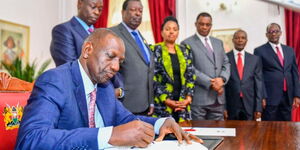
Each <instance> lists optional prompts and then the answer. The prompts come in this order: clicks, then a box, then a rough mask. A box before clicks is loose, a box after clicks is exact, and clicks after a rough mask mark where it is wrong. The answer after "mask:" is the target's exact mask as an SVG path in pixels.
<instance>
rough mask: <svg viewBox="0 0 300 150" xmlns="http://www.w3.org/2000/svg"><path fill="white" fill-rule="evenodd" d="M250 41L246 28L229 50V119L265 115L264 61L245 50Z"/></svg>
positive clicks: (234, 38)
mask: <svg viewBox="0 0 300 150" xmlns="http://www.w3.org/2000/svg"><path fill="white" fill-rule="evenodd" d="M247 41H248V39H247V33H246V32H245V31H244V30H238V31H236V32H235V33H234V35H233V38H232V42H233V44H234V49H233V50H232V51H230V52H228V53H227V56H228V59H229V61H230V64H231V67H230V68H231V71H230V72H231V75H230V78H229V81H228V83H227V84H226V86H225V95H226V110H227V112H228V119H229V120H253V119H255V120H257V119H259V118H261V112H262V94H263V93H262V92H263V89H262V87H263V80H262V78H263V75H262V63H261V60H260V58H259V57H257V56H255V55H252V54H250V53H248V52H246V51H245V50H244V48H245V46H246V44H247ZM225 116H226V115H225Z"/></svg>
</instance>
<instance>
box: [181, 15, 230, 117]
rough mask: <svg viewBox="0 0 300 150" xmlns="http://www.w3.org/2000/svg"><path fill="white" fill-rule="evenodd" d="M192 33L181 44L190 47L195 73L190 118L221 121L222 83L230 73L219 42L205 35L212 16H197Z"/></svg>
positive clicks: (223, 99)
mask: <svg viewBox="0 0 300 150" xmlns="http://www.w3.org/2000/svg"><path fill="white" fill-rule="evenodd" d="M195 26H196V28H197V32H196V34H194V35H192V36H191V37H189V38H187V39H186V40H184V41H183V42H182V44H188V45H190V46H191V50H192V52H193V58H194V59H193V60H194V61H193V62H194V66H195V73H196V76H197V79H196V82H195V92H194V97H193V102H192V104H191V110H192V118H193V120H223V119H224V116H223V113H224V110H225V107H224V106H225V94H224V87H223V86H224V85H225V84H226V83H227V81H228V79H229V76H230V63H229V60H228V58H227V56H226V54H225V51H224V47H223V42H222V41H221V40H219V39H216V38H214V37H211V36H208V35H209V32H210V29H211V27H212V17H211V15H210V14H208V13H206V12H204V13H200V14H199V15H198V16H197V19H196V22H195Z"/></svg>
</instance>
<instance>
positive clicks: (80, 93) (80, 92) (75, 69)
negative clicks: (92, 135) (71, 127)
mask: <svg viewBox="0 0 300 150" xmlns="http://www.w3.org/2000/svg"><path fill="white" fill-rule="evenodd" d="M71 72H72V74H73V76H72V77H73V82H74V85H75V86H76V87H75V90H74V95H75V98H76V101H77V104H78V107H79V110H80V113H81V117H82V118H83V120H84V125H85V126H88V110H87V104H86V98H85V97H86V96H85V91H84V86H83V81H82V77H81V74H80V70H79V64H78V61H74V62H73V63H72V64H71Z"/></svg>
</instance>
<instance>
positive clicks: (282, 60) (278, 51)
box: [275, 46, 287, 91]
mask: <svg viewBox="0 0 300 150" xmlns="http://www.w3.org/2000/svg"><path fill="white" fill-rule="evenodd" d="M275 48H276V51H277V57H278V59H279V62H280V64H281V66H282V68H283V67H284V59H283V56H282V54H281V52H280V50H279V48H278V46H276V47H275ZM286 90H287V86H286V79H285V78H284V80H283V91H286Z"/></svg>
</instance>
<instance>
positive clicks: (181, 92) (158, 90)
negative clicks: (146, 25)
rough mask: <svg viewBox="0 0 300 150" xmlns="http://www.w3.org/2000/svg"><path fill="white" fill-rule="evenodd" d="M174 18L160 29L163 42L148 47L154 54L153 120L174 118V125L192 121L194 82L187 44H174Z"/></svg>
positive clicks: (175, 33)
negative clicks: (155, 118) (154, 118)
mask: <svg viewBox="0 0 300 150" xmlns="http://www.w3.org/2000/svg"><path fill="white" fill-rule="evenodd" d="M178 33H179V25H178V22H177V19H176V18H174V17H172V16H169V17H166V18H165V19H164V22H163V24H162V26H161V34H162V37H163V42H161V43H157V44H156V45H154V46H151V50H152V51H153V54H154V63H155V65H154V67H155V68H154V96H155V99H154V105H155V108H154V114H153V116H154V117H173V118H174V119H175V120H176V121H177V122H182V121H185V120H191V110H190V104H191V102H192V97H193V92H194V82H195V79H196V76H195V71H194V69H193V65H192V64H193V63H192V54H191V50H190V47H189V46H188V45H178V44H176V43H175V41H176V39H177V37H178Z"/></svg>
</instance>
